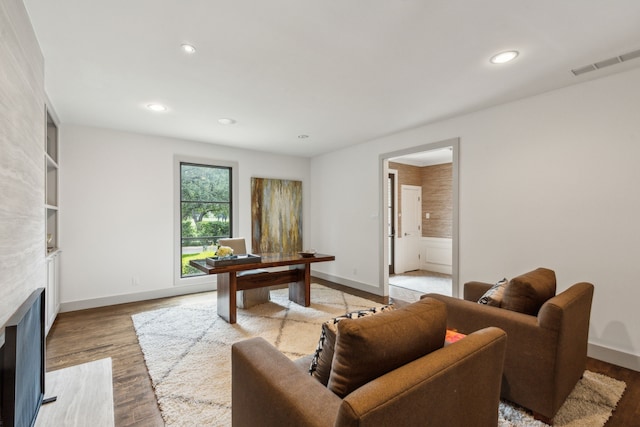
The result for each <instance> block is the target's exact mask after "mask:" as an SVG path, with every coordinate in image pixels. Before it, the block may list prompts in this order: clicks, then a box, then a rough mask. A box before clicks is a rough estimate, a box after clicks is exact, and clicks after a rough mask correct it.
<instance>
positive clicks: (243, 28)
mask: <svg viewBox="0 0 640 427" xmlns="http://www.w3.org/2000/svg"><path fill="white" fill-rule="evenodd" d="M25 5H26V7H27V10H28V12H29V15H30V17H31V20H32V23H33V26H34V28H35V31H36V34H37V36H38V40H39V43H40V46H41V48H42V51H43V54H44V58H45V89H46V91H47V94H48V96H49V98H50V100H51V102H52V104H53V106H54V108H55V111H56V113H57V115H58V116H59V118H60V120H61V122H62V123H63V124H64V123H69V124H81V125H89V126H97V127H106V128H114V129H120V130H126V131H132V132H140V133H145V134H154V135H162V136H169V137H175V138H182V139H188V140H195V141H203V142H211V143H216V144H224V145H230V146H234V147H241V148H248V149H254V150H264V151H269V152H276V153H286V154H293V155H301V156H314V155H317V154H321V153H324V152H328V151H332V150H336V149H339V148H341V147H345V146H348V145H352V144H356V143H360V142H363V141H367V140H370V139H373V138H376V137H380V136H383V135H388V134H391V133H394V132H398V131H402V130H404V129H408V128H412V127H415V126H419V125H422V124H425V123H429V122H433V121H436V120H440V119H443V118H447V117H451V116H455V115H459V114H461V113H465V112H470V111H474V110H478V109H481V108H485V107H487V106H491V105H496V104H500V103H504V102H507V101H511V100H515V99H519V98H523V97H527V96H531V95H534V94H538V93H542V92H545V91H549V90H552V89H555V88H559V87H563V86H567V85H571V84H575V83H579V82H584V81H586V80H588V79H594V78H598V77H602V76H604V75H608V74H611V73H615V72H620V71H624V70H628V69H630V68H633V67H638V66H640V59H634V60H630V61H627V62H624V63H622V64H619V65H615V66H611V67H608V68H604V69H601V70H597V71H594V72H590V73H587V74H584V75H581V76H579V77H575V76H574V75H573V74H572V73H571V71H570V70H571V69H574V68H579V67H581V66H584V65H587V64H591V63H594V62H598V61H601V60H604V59H607V58H610V57H613V56H617V55H620V54H623V53H626V52H629V51H634V50H637V49H640V1H638V0H610V1H603V0H561V1H558V0H536V1H526V0H491V1H460V0H441V1H429V0H340V1H338V0H324V1H309V0H270V1H262V0H183V1H178V0H101V1H99V0H57V1H51V0H25ZM185 42H187V43H191V44H193V45H194V46H195V47H196V48H197V52H196V54H195V55H192V56H188V55H186V54H185V53H183V52H182V51H181V50H180V45H181V44H182V43H185ZM506 49H518V50H519V51H520V56H519V57H518V58H517V59H516V60H515V61H513V62H512V63H509V64H505V65H501V66H497V65H492V64H490V63H489V57H490V56H491V55H492V54H494V53H497V52H499V51H502V50H506ZM150 102H160V103H163V104H166V105H167V106H168V108H169V110H168V111H167V112H164V113H152V112H150V111H148V110H147V109H145V105H146V104H148V103H150ZM222 117H229V118H233V119H235V120H236V121H237V123H236V124H233V125H221V124H219V123H218V122H217V119H219V118H222ZM301 134H305V135H309V137H308V138H305V139H300V138H298V135H301ZM452 136H455V135H452ZM423 143H424V141H417V144H423Z"/></svg>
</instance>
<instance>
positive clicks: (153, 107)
mask: <svg viewBox="0 0 640 427" xmlns="http://www.w3.org/2000/svg"><path fill="white" fill-rule="evenodd" d="M147 108H148V109H149V110H151V111H155V112H158V113H160V112H162V111H167V107H166V106H164V105H162V104H156V103H152V104H147Z"/></svg>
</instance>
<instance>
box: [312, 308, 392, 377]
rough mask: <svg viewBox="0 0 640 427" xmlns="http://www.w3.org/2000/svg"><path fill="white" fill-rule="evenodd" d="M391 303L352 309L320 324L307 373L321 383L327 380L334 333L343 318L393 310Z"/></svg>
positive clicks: (329, 371) (334, 338)
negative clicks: (320, 327)
mask: <svg viewBox="0 0 640 427" xmlns="http://www.w3.org/2000/svg"><path fill="white" fill-rule="evenodd" d="M393 308H394V307H393V305H384V306H382V307H372V308H369V309H365V310H357V311H352V312H351V313H346V314H344V315H342V316H338V317H335V318H333V319H331V320H327V321H326V322H324V323H323V324H322V331H321V333H320V340H319V341H318V347H317V348H316V351H315V353H314V355H313V359H311V365H310V366H309V373H310V374H311V376H313V377H314V378H316V379H317V380H318V381H320V382H321V383H322V384H323V385H325V386H326V385H327V383H328V382H329V374H330V373H331V364H332V361H333V351H334V346H335V343H336V334H337V332H338V328H337V324H338V322H339V321H341V320H343V319H359V318H361V317H365V316H371V315H373V314H378V313H382V312H384V311H390V310H393Z"/></svg>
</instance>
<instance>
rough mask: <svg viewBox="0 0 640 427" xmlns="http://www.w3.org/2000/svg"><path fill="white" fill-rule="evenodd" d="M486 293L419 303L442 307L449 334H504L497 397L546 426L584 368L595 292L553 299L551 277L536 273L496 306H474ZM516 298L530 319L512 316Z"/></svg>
mask: <svg viewBox="0 0 640 427" xmlns="http://www.w3.org/2000/svg"><path fill="white" fill-rule="evenodd" d="M514 284H515V285H514ZM491 287H492V284H489V283H482V282H469V283H466V284H465V286H464V300H461V299H458V298H452V297H447V296H443V295H436V294H428V295H424V296H423V298H424V297H431V298H435V299H438V300H440V301H443V302H445V303H446V304H447V313H448V316H447V328H449V329H456V330H457V331H459V332H462V333H467V334H468V333H471V332H473V331H476V330H479V329H482V328H486V327H489V326H495V327H498V328H500V329H502V330H504V331H505V332H506V333H507V337H508V344H507V353H506V358H505V364H504V372H503V377H502V390H501V397H502V398H503V399H506V400H509V401H511V402H514V403H516V404H519V405H521V406H524V407H525V408H528V409H530V410H531V411H533V413H534V416H535V417H536V418H538V419H541V420H543V421H545V422H547V423H551V422H552V421H553V417H554V416H555V415H556V413H557V411H558V409H560V407H561V406H562V404H563V403H564V401H565V399H566V398H567V396H568V395H569V393H570V392H571V391H572V390H573V388H574V387H575V385H576V383H577V382H578V380H579V379H580V378H581V377H582V374H583V372H584V370H585V367H586V360H587V340H588V337H589V319H590V315H591V302H592V299H593V291H594V287H593V285H592V284H590V283H585V282H583V283H577V284H575V285H573V286H571V287H570V288H568V289H567V290H565V291H564V292H561V293H559V294H558V295H555V292H556V277H555V273H554V272H553V271H552V270H548V269H544V268H539V269H537V270H534V271H532V272H529V273H526V274H524V275H522V276H519V277H516V278H514V279H512V280H511V281H510V282H509V283H508V284H507V285H506V287H505V291H504V296H503V300H502V302H501V304H500V306H488V305H484V304H478V303H477V301H478V300H479V299H480V298H481V297H482V296H483V295H484V294H485V292H486V291H488V290H489V289H490V288H491ZM509 287H512V288H509ZM516 294H520V295H516ZM515 297H521V298H524V299H525V300H526V301H525V302H526V304H525V305H528V307H529V309H528V311H529V314H525V313H521V312H517V311H513V308H514V304H513V299H514V298H515ZM547 297H549V298H547ZM509 299H511V300H509ZM521 301H522V300H521ZM516 305H517V304H516ZM505 306H511V309H505V308H504V307H505ZM536 306H537V307H538V308H536ZM532 307H533V308H532Z"/></svg>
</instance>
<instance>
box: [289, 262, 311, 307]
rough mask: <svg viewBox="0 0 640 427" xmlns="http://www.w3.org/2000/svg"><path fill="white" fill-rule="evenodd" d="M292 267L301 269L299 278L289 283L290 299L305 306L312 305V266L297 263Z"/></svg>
mask: <svg viewBox="0 0 640 427" xmlns="http://www.w3.org/2000/svg"><path fill="white" fill-rule="evenodd" d="M291 268H292V269H297V270H299V275H298V280H297V281H296V282H293V283H289V300H291V301H293V302H295V303H297V304H300V305H302V306H305V307H309V306H310V305H311V266H310V265H309V264H308V263H306V264H304V265H296V266H293V267H291Z"/></svg>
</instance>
